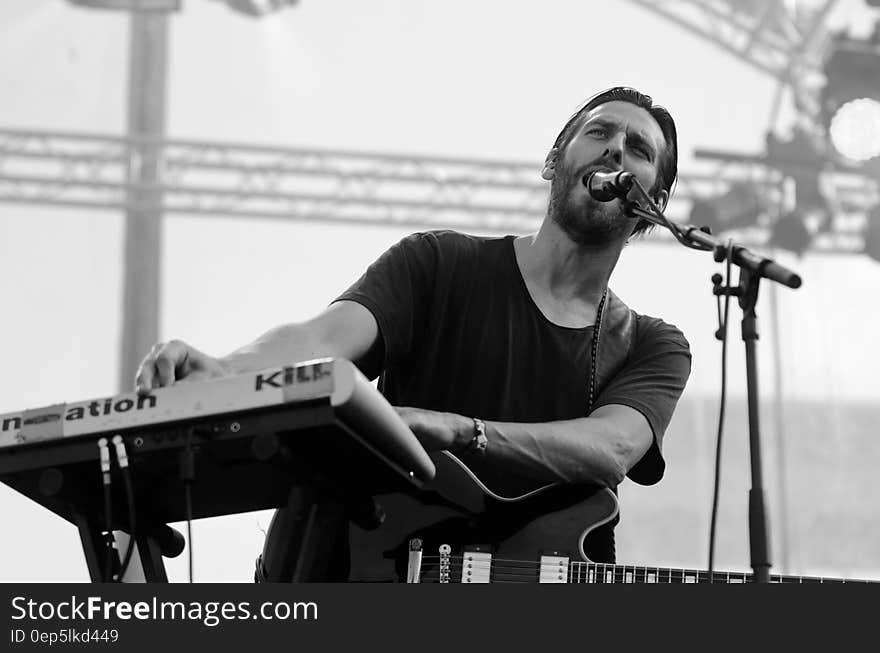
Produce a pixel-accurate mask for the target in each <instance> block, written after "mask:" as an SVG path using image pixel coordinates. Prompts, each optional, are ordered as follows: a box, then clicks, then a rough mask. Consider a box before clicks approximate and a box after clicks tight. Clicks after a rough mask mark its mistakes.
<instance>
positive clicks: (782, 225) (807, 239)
mask: <svg viewBox="0 0 880 653" xmlns="http://www.w3.org/2000/svg"><path fill="white" fill-rule="evenodd" d="M769 242H770V245H772V246H773V247H780V248H782V249H785V250H788V251H789V252H794V253H795V254H797V255H798V256H801V255H802V254H803V253H804V252H805V251H807V249H809V247H810V244H811V243H812V242H813V236H812V234H811V233H810V231H809V230H808V229H807V225H805V224H804V220H803V218H802V217H801V216H800V214H798V213H797V212H795V211H791V212H789V213H786V214H785V215H782V216H780V217H779V219H778V220H776V221H775V222H774V223H773V226H772V227H771V229H770V241H769Z"/></svg>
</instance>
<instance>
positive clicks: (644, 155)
mask: <svg viewBox="0 0 880 653" xmlns="http://www.w3.org/2000/svg"><path fill="white" fill-rule="evenodd" d="M633 150H634V151H635V152H636V154H638V155H639V156H640V157H642V158H643V159H650V158H651V157H650V155H649V154H648V150H646V149H645V148H644V147H638V146H636V147H634V148H633Z"/></svg>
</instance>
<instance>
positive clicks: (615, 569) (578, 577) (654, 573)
mask: <svg viewBox="0 0 880 653" xmlns="http://www.w3.org/2000/svg"><path fill="white" fill-rule="evenodd" d="M567 582H569V583H664V584H669V583H721V584H727V583H753V582H755V581H754V574H752V573H747V572H735V571H714V572H712V574H711V575H710V574H709V572H708V571H704V570H698V569H669V568H663V567H637V566H633V565H613V564H603V563H594V562H572V563H570V564H569V569H568V581H567ZM770 582H771V583H800V584H802V583H869V582H872V581H864V580H854V579H847V578H826V577H821V576H784V575H779V574H771V575H770Z"/></svg>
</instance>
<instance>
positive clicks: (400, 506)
mask: <svg viewBox="0 0 880 653" xmlns="http://www.w3.org/2000/svg"><path fill="white" fill-rule="evenodd" d="M431 458H432V460H433V462H434V465H435V467H436V468H437V474H436V476H435V479H434V481H432V482H431V484H430V485H429V486H428V487H426V488H425V490H424V491H422V492H419V493H416V494H408V493H407V494H404V493H394V494H385V495H379V496H377V497H376V501H377V503H378V504H379V505H380V506H381V507H382V509H383V510H384V513H385V519H384V521H383V522H382V524H381V525H380V526H378V527H377V528H376V529H374V530H371V531H366V530H363V529H361V528H358V527H356V526H352V527H351V529H350V533H349V543H350V548H351V573H350V580H352V581H374V582H375V581H396V582H416V583H425V582H439V583H504V582H521V583H522V582H524V583H706V582H712V583H749V582H753V580H754V579H753V575H752V574H751V573H744V572H726V571H725V572H722V571H714V572H713V573H712V575H711V578H710V575H709V573H708V572H707V571H701V570H695V569H668V568H659V567H645V566H633V565H619V564H606V563H601V562H594V561H592V560H590V558H589V557H588V555H587V553H586V551H587V549H588V547H587V546H586V545H585V543H586V542H587V541H588V538H589V537H590V534H591V533H593V532H594V531H596V529H598V528H601V527H602V526H604V525H607V524H609V523H610V522H612V520H614V519H615V517H617V514H618V510H619V505H618V501H617V497H616V496H615V494H614V493H613V492H612V491H611V490H608V489H606V488H597V487H589V486H570V485H563V484H559V483H555V484H550V485H545V486H542V487H538V488H535V489H533V490H529V491H525V492H523V491H519V490H517V491H512V492H511V491H507V492H505V493H503V494H499V493H496V492H494V491H493V490H491V489H490V488H489V487H487V485H486V484H484V483H483V482H482V481H481V480H480V478H479V477H478V476H477V475H476V474H475V473H474V472H472V471H471V469H470V468H468V466H467V465H466V464H465V463H464V462H462V461H461V460H460V459H458V458H457V457H456V456H454V455H452V454H450V453H449V452H446V451H442V452H439V453H435V454H432V455H431ZM770 581H771V582H772V583H853V582H855V583H873V582H878V581H870V580H856V579H842V578H822V577H804V576H780V575H771V576H770Z"/></svg>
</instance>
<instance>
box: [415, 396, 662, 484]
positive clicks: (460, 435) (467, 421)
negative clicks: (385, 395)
mask: <svg viewBox="0 0 880 653" xmlns="http://www.w3.org/2000/svg"><path fill="white" fill-rule="evenodd" d="M398 413H399V414H400V415H401V417H403V419H404V421H405V422H406V423H407V424H408V425H409V427H410V428H411V429H412V431H413V433H415V435H416V437H417V438H418V439H419V441H420V442H421V443H422V445H423V446H424V447H425V448H426V449H428V450H429V451H432V450H433V451H436V450H442V449H446V450H448V451H450V452H451V453H455V454H460V453H463V452H464V451H466V450H467V448H468V445H469V443H470V442H471V440H472V439H473V437H474V422H473V419H472V418H470V417H465V416H462V415H457V414H454V413H441V412H436V411H430V410H423V409H419V408H409V407H402V408H398ZM485 424H486V436H487V438H488V440H489V443H488V446H487V448H486V452H485V457H486V464H487V465H491V466H492V467H497V468H499V469H503V470H505V472H509V473H511V474H514V475H516V476H521V477H524V478H529V479H533V480H536V481H541V482H557V481H561V482H565V483H592V484H595V485H599V486H602V487H615V486H617V485H618V484H620V483H621V482H622V481H623V479H624V477H625V476H626V474H627V473H628V472H629V470H630V469H632V468H633V467H634V466H635V464H636V463H638V462H639V460H641V458H642V456H644V455H645V453H647V451H648V449H650V447H651V444H652V443H653V441H654V434H653V431H652V430H651V426H650V424H649V423H648V420H647V419H646V418H645V416H644V415H643V414H642V413H641V412H639V411H638V410H636V409H634V408H630V407H629V406H624V405H622V404H608V405H605V406H602V407H600V408H597V409H596V410H595V411H593V413H592V414H591V415H590V416H589V417H581V418H578V419H571V420H562V421H555V422H541V423H530V424H527V423H518V422H491V421H490V422H486V423H485Z"/></svg>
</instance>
